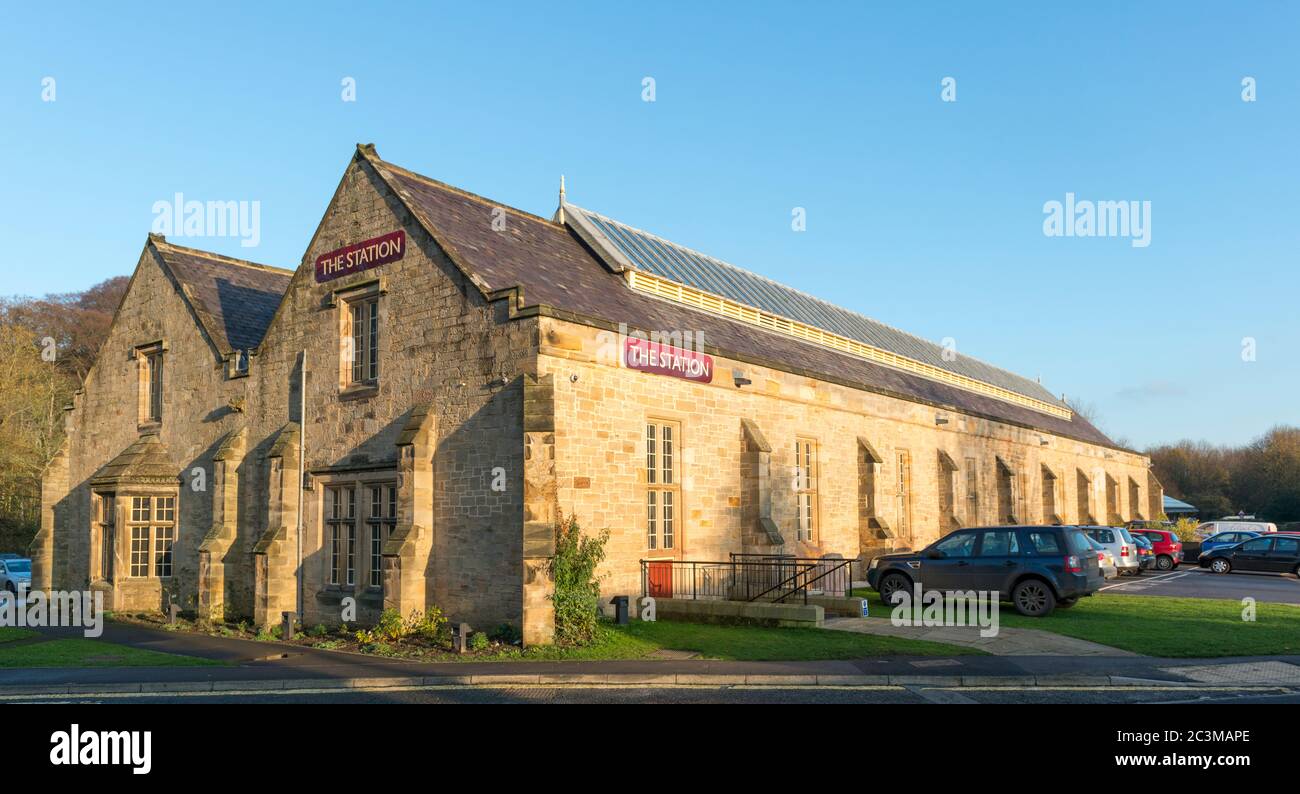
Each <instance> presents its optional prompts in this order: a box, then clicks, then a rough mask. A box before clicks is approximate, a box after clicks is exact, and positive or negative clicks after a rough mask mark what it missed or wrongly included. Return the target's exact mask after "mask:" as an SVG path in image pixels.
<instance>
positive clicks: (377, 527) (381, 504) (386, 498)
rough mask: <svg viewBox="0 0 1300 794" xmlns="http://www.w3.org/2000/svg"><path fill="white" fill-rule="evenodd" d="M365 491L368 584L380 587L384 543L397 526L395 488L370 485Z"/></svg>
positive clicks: (382, 572) (381, 583) (382, 573)
mask: <svg viewBox="0 0 1300 794" xmlns="http://www.w3.org/2000/svg"><path fill="white" fill-rule="evenodd" d="M366 490H368V491H369V492H370V512H369V514H368V516H367V518H366V533H367V535H368V536H369V538H370V572H369V573H370V578H369V584H370V586H371V587H382V586H383V583H384V571H383V562H384V554H383V549H384V541H385V540H387V539H388V537H389V536H390V535H392V534H393V527H395V526H397V486H395V485H372V486H370V487H369V488H367V489H366Z"/></svg>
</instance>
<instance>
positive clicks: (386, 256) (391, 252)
mask: <svg viewBox="0 0 1300 794" xmlns="http://www.w3.org/2000/svg"><path fill="white" fill-rule="evenodd" d="M405 255H406V232H405V231H402V230H400V229H399V230H398V231H395V232H390V233H388V234H385V235H384V236H382V237H376V238H374V239H372V240H366V241H364V242H360V243H353V244H352V245H349V246H346V247H344V248H340V249H338V250H336V251H330V252H329V253H328V254H321V255H320V256H319V257H317V258H316V282H317V283H323V282H326V281H331V280H333V279H336V278H342V277H343V276H347V275H350V274H352V273H360V272H361V271H363V270H369V269H370V268H372V267H379V266H380V265H383V264H387V263H388V262H396V261H397V260H399V259H401V258H402V257H403V256H405Z"/></svg>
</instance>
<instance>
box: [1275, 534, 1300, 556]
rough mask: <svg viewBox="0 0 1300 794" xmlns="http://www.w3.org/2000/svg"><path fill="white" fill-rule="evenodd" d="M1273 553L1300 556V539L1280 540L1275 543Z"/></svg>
mask: <svg viewBox="0 0 1300 794" xmlns="http://www.w3.org/2000/svg"><path fill="white" fill-rule="evenodd" d="M1273 553H1274V554H1283V555H1287V556H1295V555H1296V554H1300V538H1278V539H1277V540H1276V541H1274V542H1273Z"/></svg>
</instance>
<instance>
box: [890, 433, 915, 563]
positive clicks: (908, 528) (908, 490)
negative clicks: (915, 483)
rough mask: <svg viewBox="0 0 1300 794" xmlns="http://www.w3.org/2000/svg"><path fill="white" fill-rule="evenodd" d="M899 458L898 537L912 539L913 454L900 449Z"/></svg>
mask: <svg viewBox="0 0 1300 794" xmlns="http://www.w3.org/2000/svg"><path fill="white" fill-rule="evenodd" d="M897 460H898V467H897V471H896V482H895V497H894V498H895V503H896V510H897V515H898V537H899V538H902V539H904V540H910V539H911V537H912V454H911V453H910V452H908V451H907V450H905V449H900V450H899V451H898V458H897Z"/></svg>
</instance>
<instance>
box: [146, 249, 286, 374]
mask: <svg viewBox="0 0 1300 794" xmlns="http://www.w3.org/2000/svg"><path fill="white" fill-rule="evenodd" d="M149 239H150V244H151V245H152V246H153V248H154V250H156V251H157V252H158V255H159V256H160V257H161V258H162V260H163V262H164V263H165V264H166V265H167V267H168V268H169V269H170V270H171V272H172V275H173V276H175V278H176V280H177V282H178V283H179V284H180V285H181V291H182V293H183V294H184V295H185V298H186V300H188V301H189V303H190V306H191V307H192V308H193V309H194V313H195V314H196V315H197V316H198V318H199V322H200V323H202V325H203V330H204V331H206V332H207V334H208V336H209V338H211V339H212V342H213V344H214V345H216V347H217V349H218V351H219V352H220V353H221V354H222V355H226V354H229V353H231V352H232V351H235V350H248V349H251V348H254V347H257V345H258V343H260V342H261V341H262V336H263V335H264V334H265V333H266V329H267V326H269V325H270V324H271V318H272V317H274V316H275V310H276V308H277V307H278V306H279V305H280V299H281V298H283V297H284V293H285V290H287V289H288V287H289V279H290V278H291V277H292V276H293V271H292V270H282V269H280V268H278V267H270V266H269V265H259V264H257V263H255V262H246V261H244V260H242V259H232V258H230V257H226V256H221V255H219V254H213V253H210V252H208V251H200V250H198V249H196V248H185V247H183V246H179V245H175V244H173V243H169V242H167V241H166V240H165V239H164V238H162V237H158V236H157V235H151V236H150V238H149Z"/></svg>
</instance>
